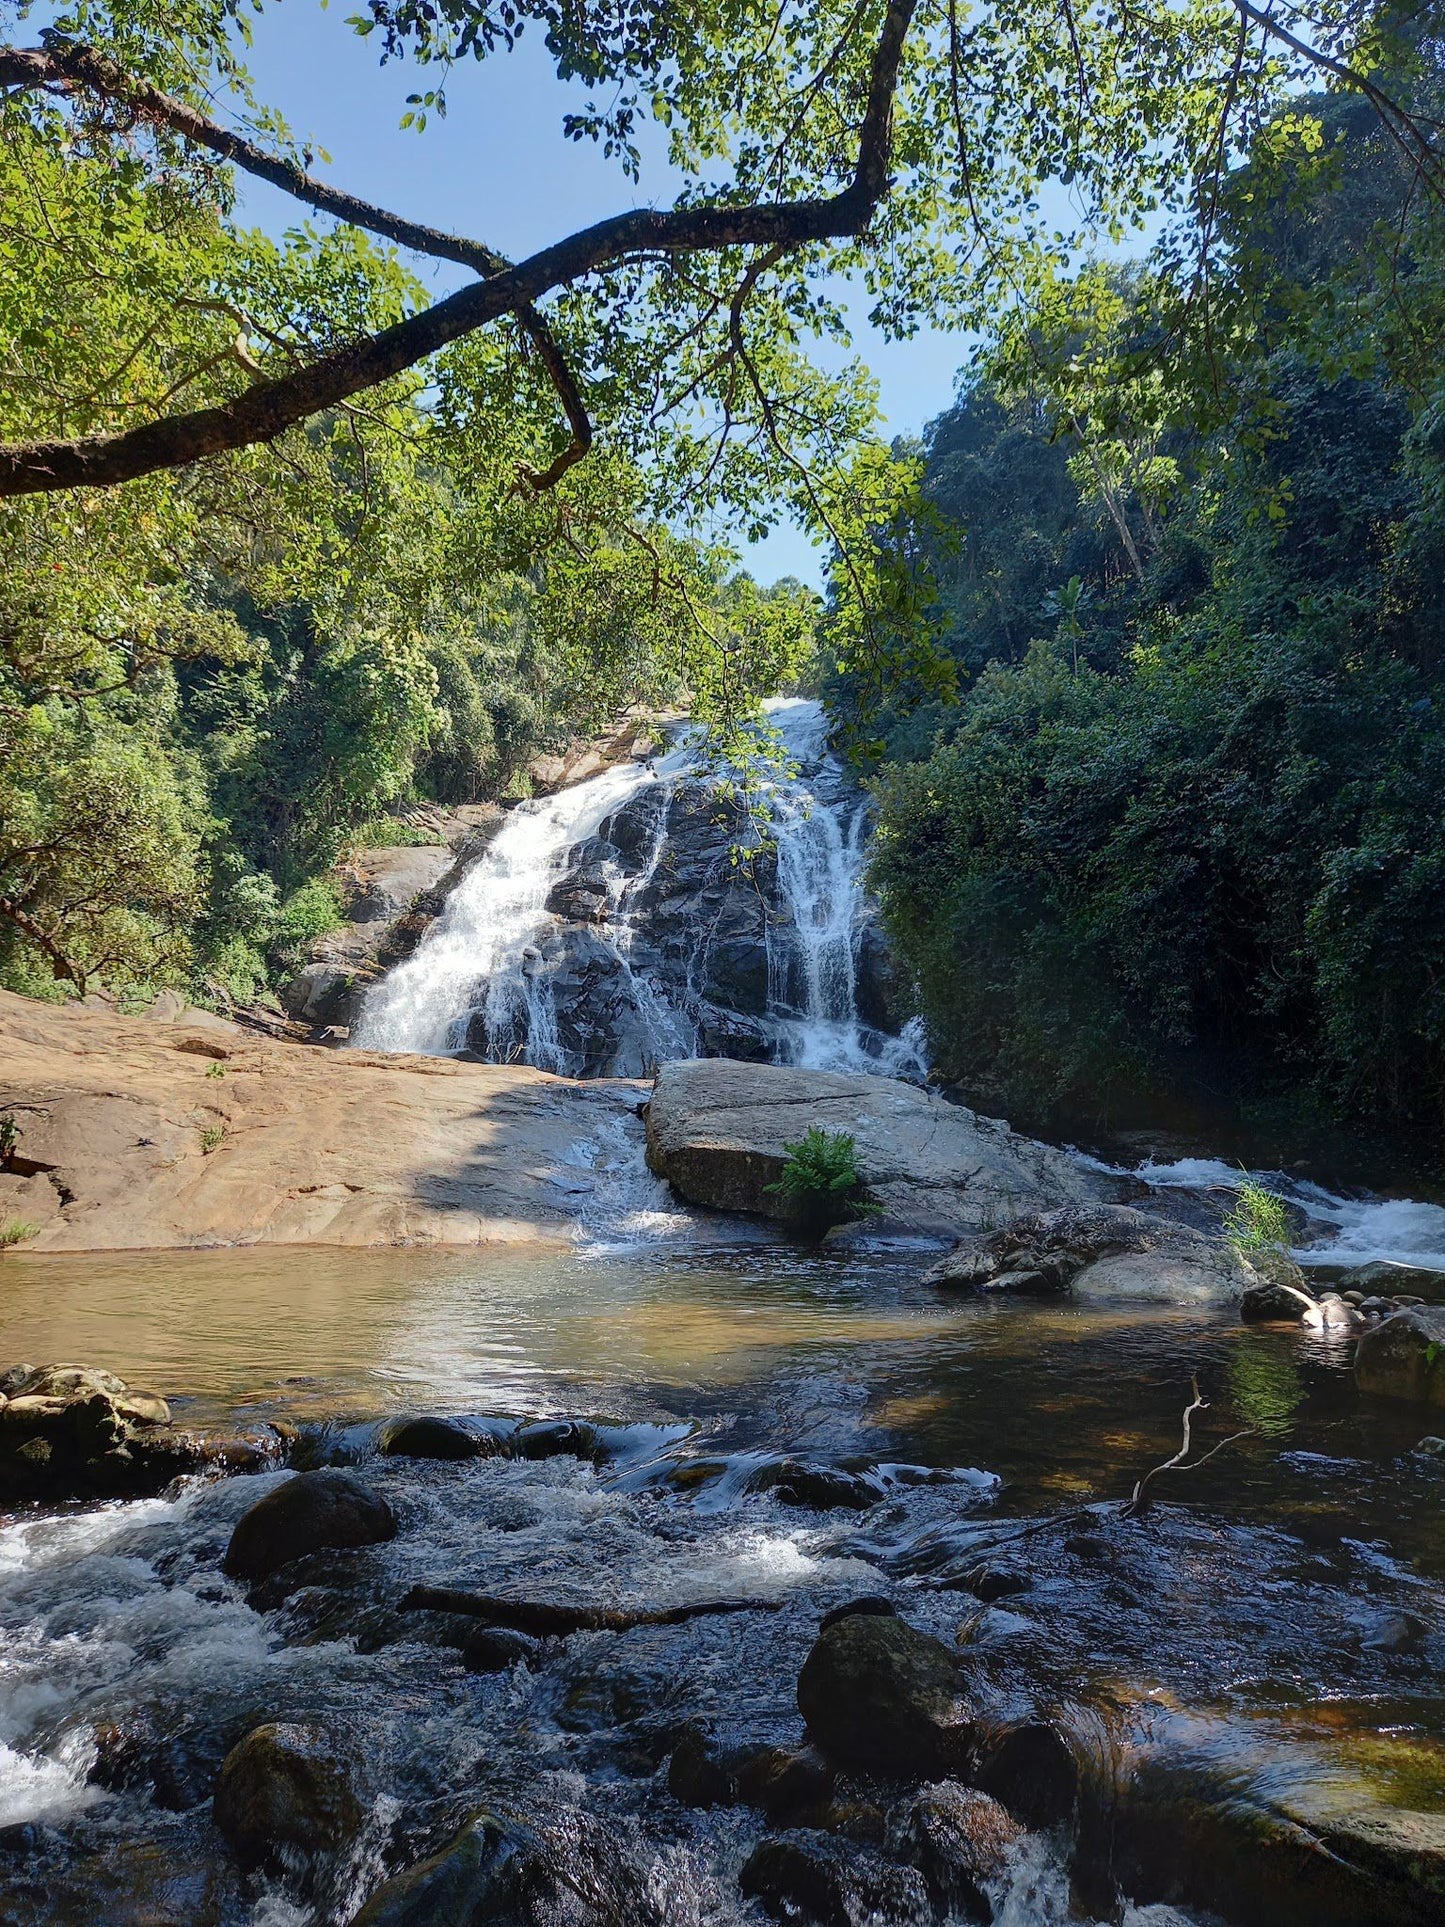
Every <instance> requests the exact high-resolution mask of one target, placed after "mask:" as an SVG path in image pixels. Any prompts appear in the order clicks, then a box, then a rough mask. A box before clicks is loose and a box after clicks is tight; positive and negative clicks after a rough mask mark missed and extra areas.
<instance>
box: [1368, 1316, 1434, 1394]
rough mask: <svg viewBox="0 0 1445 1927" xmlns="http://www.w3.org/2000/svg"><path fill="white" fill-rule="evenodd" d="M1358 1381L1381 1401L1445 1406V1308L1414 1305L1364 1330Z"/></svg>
mask: <svg viewBox="0 0 1445 1927" xmlns="http://www.w3.org/2000/svg"><path fill="white" fill-rule="evenodd" d="M1355 1382H1356V1384H1357V1385H1358V1386H1359V1388H1360V1390H1361V1391H1362V1392H1369V1393H1371V1394H1373V1395H1374V1396H1375V1397H1377V1398H1399V1399H1413V1400H1414V1401H1415V1402H1416V1403H1417V1404H1420V1405H1437V1406H1445V1306H1440V1305H1412V1306H1411V1307H1409V1309H1407V1310H1405V1311H1397V1312H1396V1313H1395V1314H1394V1316H1393V1317H1390V1318H1385V1319H1382V1320H1381V1321H1380V1323H1379V1324H1378V1325H1375V1326H1374V1327H1373V1328H1372V1329H1370V1330H1369V1331H1366V1332H1364V1333H1363V1334H1362V1335H1361V1338H1360V1342H1359V1346H1358V1348H1357V1350H1356V1352H1355Z"/></svg>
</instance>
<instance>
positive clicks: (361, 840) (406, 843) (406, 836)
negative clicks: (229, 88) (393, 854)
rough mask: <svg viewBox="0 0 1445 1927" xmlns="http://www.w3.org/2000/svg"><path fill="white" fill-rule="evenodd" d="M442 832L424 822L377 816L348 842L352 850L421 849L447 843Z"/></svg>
mask: <svg viewBox="0 0 1445 1927" xmlns="http://www.w3.org/2000/svg"><path fill="white" fill-rule="evenodd" d="M445 842H446V838H445V837H444V836H443V835H442V833H441V831H440V830H433V829H429V828H428V827H427V825H426V824H425V823H407V822H404V821H403V820H402V819H401V818H400V817H399V816H374V817H372V819H371V821H370V822H369V823H363V824H362V825H361V827H360V829H358V830H353V831H352V832H351V834H350V836H348V837H347V839H346V847H347V848H348V849H349V850H420V849H433V848H437V847H439V846H441V845H443V844H445Z"/></svg>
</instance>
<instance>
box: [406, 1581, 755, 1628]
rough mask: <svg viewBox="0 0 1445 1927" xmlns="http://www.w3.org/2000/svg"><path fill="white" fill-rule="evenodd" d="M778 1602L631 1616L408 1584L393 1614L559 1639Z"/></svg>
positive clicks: (706, 1605)
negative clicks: (433, 1616) (451, 1616)
mask: <svg viewBox="0 0 1445 1927" xmlns="http://www.w3.org/2000/svg"><path fill="white" fill-rule="evenodd" d="M782 1605H783V1602H782V1600H781V1599H697V1600H693V1601H692V1602H691V1603H690V1604H688V1605H685V1606H659V1607H654V1608H653V1609H652V1610H650V1611H649V1610H647V1609H645V1608H639V1609H638V1610H637V1611H636V1612H623V1611H616V1610H613V1609H612V1608H609V1607H605V1606H552V1605H548V1604H547V1603H546V1601H545V1600H540V1599H502V1598H499V1597H498V1596H497V1595H496V1594H495V1593H485V1592H457V1591H454V1590H453V1589H452V1588H451V1587H450V1586H413V1587H412V1589H411V1591H410V1592H409V1593H407V1594H406V1596H405V1597H404V1598H403V1599H402V1601H401V1603H400V1606H399V1607H398V1610H399V1611H401V1612H416V1611H419V1610H424V1611H428V1612H439V1613H467V1614H469V1615H470V1616H471V1617H472V1618H473V1619H485V1620H487V1621H489V1623H490V1624H491V1625H493V1626H507V1627H509V1628H510V1629H511V1630H512V1631H513V1632H516V1633H535V1634H537V1635H538V1636H539V1637H540V1638H549V1637H550V1638H563V1639H565V1638H566V1636H567V1634H568V1633H626V1632H630V1631H631V1630H632V1628H633V1627H634V1626H681V1625H682V1624H684V1622H685V1621H687V1620H689V1619H702V1618H704V1617H706V1616H707V1615H710V1614H713V1613H775V1612H778V1611H780V1610H781V1608H782Z"/></svg>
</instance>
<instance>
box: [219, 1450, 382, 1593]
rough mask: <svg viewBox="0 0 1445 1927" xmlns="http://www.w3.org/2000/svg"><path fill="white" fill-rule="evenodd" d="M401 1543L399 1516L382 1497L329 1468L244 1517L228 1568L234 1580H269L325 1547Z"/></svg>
mask: <svg viewBox="0 0 1445 1927" xmlns="http://www.w3.org/2000/svg"><path fill="white" fill-rule="evenodd" d="M395 1537H396V1515H395V1514H394V1513H393V1511H392V1509H391V1507H390V1506H389V1505H388V1504H387V1502H386V1500H385V1499H383V1498H382V1496H381V1494H380V1493H379V1492H374V1491H373V1490H372V1489H371V1487H370V1486H369V1485H367V1484H366V1483H365V1481H364V1480H362V1479H358V1478H356V1477H355V1476H354V1474H352V1473H350V1472H342V1471H340V1470H338V1469H336V1468H335V1467H331V1466H327V1467H325V1468H323V1469H322V1470H321V1471H319V1472H301V1473H298V1474H297V1476H296V1477H295V1478H294V1479H288V1480H287V1481H286V1483H285V1484H284V1485H278V1486H277V1487H276V1488H275V1490H274V1491H271V1492H268V1493H267V1494H266V1496H265V1498H264V1499H258V1500H257V1501H256V1503H255V1505H253V1506H252V1507H251V1509H250V1511H249V1512H243V1513H242V1514H241V1517H240V1518H239V1519H238V1520H237V1521H236V1528H235V1530H234V1532H232V1534H231V1543H230V1544H229V1545H228V1546H227V1548H226V1557H225V1559H224V1561H223V1562H222V1564H223V1569H224V1570H225V1571H226V1572H228V1573H229V1574H230V1575H231V1577H232V1578H233V1579H265V1578H267V1577H268V1576H269V1575H270V1574H271V1573H273V1572H275V1571H277V1570H278V1569H279V1568H280V1567H281V1566H289V1565H290V1563H291V1561H292V1560H293V1559H300V1558H301V1557H302V1556H303V1555H304V1554H306V1553H308V1552H315V1551H316V1550H317V1549H318V1548H319V1547H321V1546H338V1547H353V1546H375V1545H380V1544H382V1543H384V1542H385V1541H386V1540H388V1539H394V1538H395Z"/></svg>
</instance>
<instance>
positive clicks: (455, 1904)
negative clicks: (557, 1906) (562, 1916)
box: [351, 1813, 552, 1927]
mask: <svg viewBox="0 0 1445 1927" xmlns="http://www.w3.org/2000/svg"><path fill="white" fill-rule="evenodd" d="M551 1885H552V1883H551V1881H550V1879H549V1877H548V1875H547V1873H546V1870H545V1866H544V1859H543V1853H542V1849H541V1845H540V1843H539V1842H538V1841H537V1840H536V1838H535V1837H534V1836H533V1835H531V1834H530V1833H528V1832H527V1831H526V1829H524V1828H521V1827H519V1826H517V1825H516V1824H515V1823H513V1822H510V1821H503V1820H500V1819H498V1818H497V1817H496V1816H495V1815H493V1814H490V1813H478V1814H475V1815H473V1817H472V1818H471V1819H470V1820H469V1821H468V1822H467V1823H466V1825H465V1826H464V1827H463V1828H462V1829H461V1831H460V1833H458V1834H457V1835H456V1836H455V1838H453V1839H452V1840H450V1841H449V1842H448V1843H447V1844H446V1846H444V1847H443V1848H442V1849H441V1850H440V1851H439V1852H438V1853H434V1854H432V1855H430V1856H429V1857H428V1858H427V1859H425V1860H422V1861H419V1862H418V1863H417V1864H416V1865H415V1866H413V1867H408V1868H407V1869H406V1871H405V1872H404V1873H399V1874H396V1875H395V1876H393V1878H392V1879H390V1880H388V1881H386V1882H385V1883H384V1884H383V1885H382V1886H380V1887H378V1888H377V1890H376V1892H375V1893H374V1894H372V1896H371V1898H370V1899H369V1900H368V1901H367V1903H366V1905H365V1906H364V1907H363V1908H362V1909H361V1911H360V1912H359V1913H358V1914H356V1915H354V1916H353V1918H352V1922H351V1927H483V1923H485V1924H486V1927H523V1923H524V1922H525V1921H526V1920H527V1919H528V1918H529V1914H528V1908H527V1903H528V1901H529V1899H531V1898H532V1897H533V1896H536V1895H539V1894H545V1893H546V1892H547V1891H549V1890H550V1887H551Z"/></svg>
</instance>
